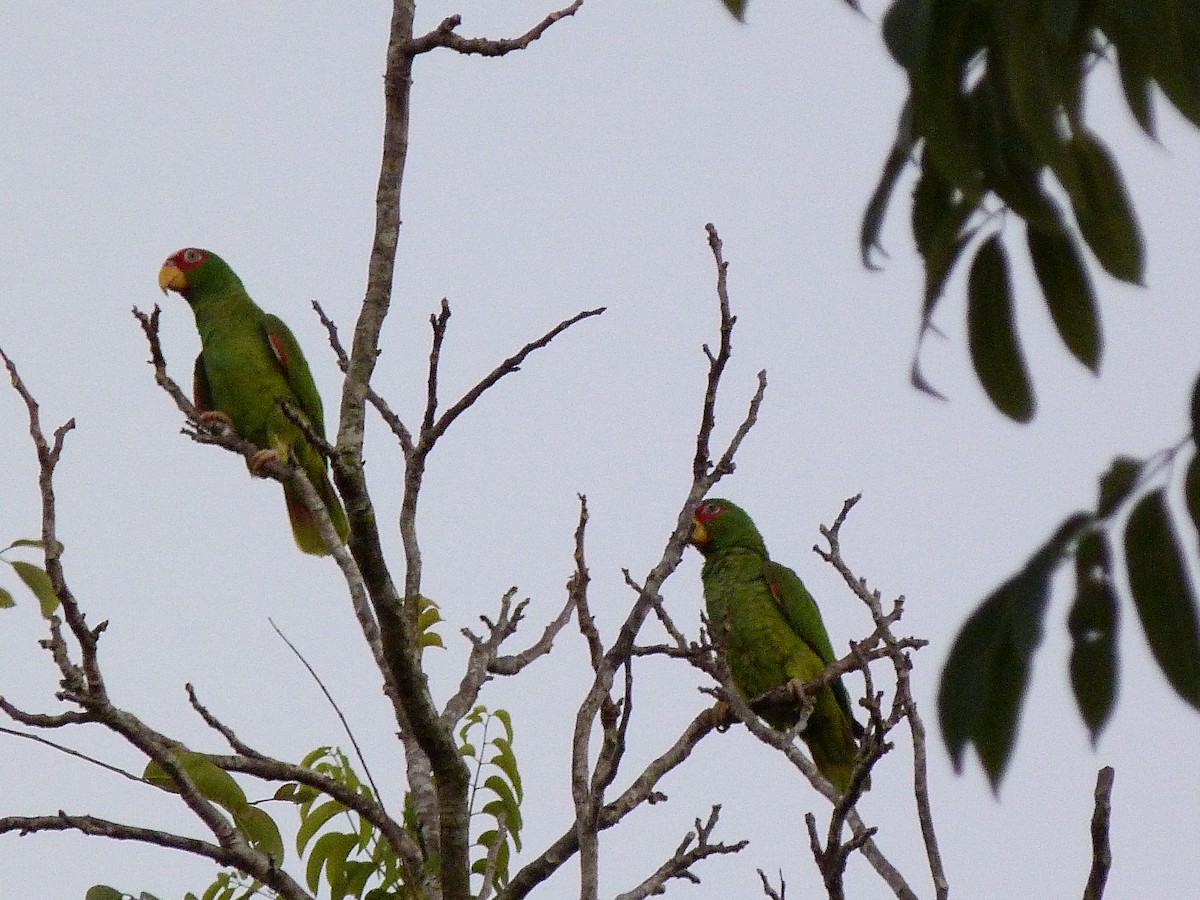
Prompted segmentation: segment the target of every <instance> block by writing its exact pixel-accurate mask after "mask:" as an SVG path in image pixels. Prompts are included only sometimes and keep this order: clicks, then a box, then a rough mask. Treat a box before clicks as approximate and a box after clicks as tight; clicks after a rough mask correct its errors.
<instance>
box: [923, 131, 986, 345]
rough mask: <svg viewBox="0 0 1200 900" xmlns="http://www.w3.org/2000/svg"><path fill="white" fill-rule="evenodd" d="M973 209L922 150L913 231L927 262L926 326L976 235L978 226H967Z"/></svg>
mask: <svg viewBox="0 0 1200 900" xmlns="http://www.w3.org/2000/svg"><path fill="white" fill-rule="evenodd" d="M973 211H974V207H973V206H972V205H970V204H968V203H967V202H966V201H965V200H964V199H963V195H962V192H961V191H959V190H957V189H956V188H955V187H954V186H953V185H951V184H950V182H948V181H947V180H946V179H945V178H944V177H943V176H942V174H941V172H939V171H938V170H937V168H936V167H935V166H934V165H933V163H932V161H931V160H930V159H929V155H928V154H927V153H922V155H921V174H920V177H919V178H918V179H917V184H916V187H915V188H914V189H913V205H912V232H913V240H914V241H915V242H916V245H917V252H919V253H920V254H921V258H922V259H923V260H924V262H925V300H924V308H923V310H922V313H921V321H922V326H923V327H928V325H929V322H930V319H931V317H932V316H933V311H934V308H935V307H936V306H937V302H938V300H939V299H941V296H942V291H943V290H944V289H945V286H946V279H947V278H948V277H949V276H950V272H951V270H953V268H954V264H955V263H956V262H957V261H958V256H959V254H960V253H962V250H963V248H964V247H965V246H966V245H967V242H968V241H969V240H970V239H971V237H972V236H973V235H974V234H975V230H974V229H968V228H967V227H966V226H967V220H968V219H969V218H970V217H971V213H972V212H973Z"/></svg>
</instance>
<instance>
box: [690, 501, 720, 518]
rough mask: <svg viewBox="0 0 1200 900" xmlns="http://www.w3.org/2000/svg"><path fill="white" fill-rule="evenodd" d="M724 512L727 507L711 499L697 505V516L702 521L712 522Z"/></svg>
mask: <svg viewBox="0 0 1200 900" xmlns="http://www.w3.org/2000/svg"><path fill="white" fill-rule="evenodd" d="M723 512H725V507H723V506H722V505H721V504H720V503H714V502H712V501H711V500H709V501H707V502H705V503H701V504H700V505H699V506H697V507H696V518H697V519H698V520H699V521H701V522H711V521H712V520H713V519H715V518H716V517H717V516H719V515H720V514H721V513H723Z"/></svg>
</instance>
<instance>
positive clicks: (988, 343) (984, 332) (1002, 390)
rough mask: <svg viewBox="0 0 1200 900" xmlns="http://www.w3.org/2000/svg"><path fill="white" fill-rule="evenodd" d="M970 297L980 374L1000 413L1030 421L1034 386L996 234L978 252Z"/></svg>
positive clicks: (970, 332) (970, 338) (974, 358)
mask: <svg viewBox="0 0 1200 900" xmlns="http://www.w3.org/2000/svg"><path fill="white" fill-rule="evenodd" d="M967 295H968V301H967V343H968V345H969V347H970V350H971V362H972V364H973V365H974V367H975V374H976V375H977V376H978V377H979V382H980V384H982V385H983V389H984V390H985V391H986V392H987V395H988V398H989V399H990V400H991V401H992V403H993V404H994V405H995V407H996V408H997V409H998V410H1000V412H1002V413H1004V415H1006V416H1008V417H1009V418H1010V419H1013V420H1014V421H1017V422H1028V421H1029V420H1030V419H1032V418H1033V410H1034V399H1033V388H1032V387H1031V386H1030V383H1029V376H1028V374H1026V371H1025V360H1024V359H1023V358H1022V357H1021V349H1020V346H1019V344H1018V341H1017V331H1016V321H1015V320H1014V316H1013V298H1012V284H1011V283H1010V281H1009V277H1008V259H1007V257H1006V256H1005V253H1004V247H1003V246H1002V245H1001V243H1000V238H999V237H997V236H996V235H992V236H991V237H990V238H988V239H987V240H986V241H984V242H983V246H981V247H980V248H979V251H978V252H977V253H976V254H975V261H974V262H973V263H972V264H971V274H970V277H969V278H968V281H967Z"/></svg>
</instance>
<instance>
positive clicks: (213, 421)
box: [200, 409, 233, 430]
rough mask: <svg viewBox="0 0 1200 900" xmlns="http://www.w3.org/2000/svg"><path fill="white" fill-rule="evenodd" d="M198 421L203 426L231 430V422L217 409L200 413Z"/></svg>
mask: <svg viewBox="0 0 1200 900" xmlns="http://www.w3.org/2000/svg"><path fill="white" fill-rule="evenodd" d="M200 421H201V422H203V423H204V424H205V425H224V426H225V427H226V428H228V429H230V430H232V429H233V420H232V419H231V418H229V416H227V415H225V413H223V412H221V411H220V410H219V409H206V410H205V411H204V412H202V413H200Z"/></svg>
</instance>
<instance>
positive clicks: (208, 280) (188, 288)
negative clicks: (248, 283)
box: [158, 247, 241, 301]
mask: <svg viewBox="0 0 1200 900" xmlns="http://www.w3.org/2000/svg"><path fill="white" fill-rule="evenodd" d="M230 284H236V285H237V286H238V287H240V286H241V280H240V279H239V278H238V277H237V275H235V274H234V272H233V269H231V268H229V265H228V264H227V263H226V262H225V260H223V259H221V257H219V256H217V254H215V253H213V252H212V251H210V250H201V249H199V248H198V247H188V248H186V249H184V250H180V251H179V252H178V253H174V254H172V255H171V256H169V257H167V261H166V262H164V263H163V265H162V268H161V269H159V270H158V286H159V287H160V288H162V292H163V293H164V294H165V293H166V292H167V291H175V292H176V293H178V294H180V295H181V296H182V297H183V298H184V299H185V300H189V301H190V300H191V299H192V297H193V296H194V295H195V294H196V293H198V292H199V293H203V292H204V291H206V290H210V289H212V288H214V287H222V288H223V287H226V286H228V285H230Z"/></svg>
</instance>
